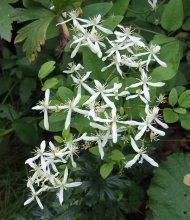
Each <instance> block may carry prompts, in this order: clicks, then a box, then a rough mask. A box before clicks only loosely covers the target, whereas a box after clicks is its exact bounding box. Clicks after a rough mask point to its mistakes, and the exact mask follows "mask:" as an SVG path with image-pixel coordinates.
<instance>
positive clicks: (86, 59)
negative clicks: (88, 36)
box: [82, 48, 110, 80]
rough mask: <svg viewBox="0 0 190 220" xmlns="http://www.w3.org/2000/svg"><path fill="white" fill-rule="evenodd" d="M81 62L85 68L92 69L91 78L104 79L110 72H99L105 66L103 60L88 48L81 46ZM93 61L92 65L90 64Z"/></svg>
mask: <svg viewBox="0 0 190 220" xmlns="http://www.w3.org/2000/svg"><path fill="white" fill-rule="evenodd" d="M82 52H83V53H82V54H83V64H84V66H85V68H86V69H87V70H89V71H92V73H91V74H90V78H91V79H97V80H105V79H106V78H107V77H108V74H110V72H109V71H105V72H101V69H102V68H103V67H104V66H105V64H104V62H103V61H102V60H101V59H99V58H98V57H97V56H96V55H95V54H94V53H92V52H91V51H90V50H89V49H88V48H83V50H82ZM92 63H93V65H92Z"/></svg>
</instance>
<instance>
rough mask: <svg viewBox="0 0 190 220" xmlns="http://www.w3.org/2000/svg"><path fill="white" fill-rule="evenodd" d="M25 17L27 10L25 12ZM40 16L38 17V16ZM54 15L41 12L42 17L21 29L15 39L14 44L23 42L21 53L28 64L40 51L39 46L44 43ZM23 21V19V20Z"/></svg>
mask: <svg viewBox="0 0 190 220" xmlns="http://www.w3.org/2000/svg"><path fill="white" fill-rule="evenodd" d="M25 13H26V17H28V15H27V10H25ZM23 16H24V14H23ZM38 16H40V15H38ZM54 17H55V15H54V14H53V13H52V12H51V11H49V10H43V13H42V16H41V17H38V18H34V19H36V20H35V21H33V22H31V23H30V24H28V25H26V26H25V27H23V28H21V29H20V30H19V31H18V35H17V36H16V38H15V43H19V42H22V41H24V44H23V51H24V52H25V53H26V56H27V58H28V59H29V61H30V62H32V61H34V60H35V58H36V56H37V53H38V52H40V51H41V45H43V44H44V43H45V40H46V32H47V29H48V27H49V25H50V23H51V22H52V20H53V19H54ZM23 19H24V18H23Z"/></svg>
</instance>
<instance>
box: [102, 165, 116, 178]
mask: <svg viewBox="0 0 190 220" xmlns="http://www.w3.org/2000/svg"><path fill="white" fill-rule="evenodd" d="M112 170H113V163H105V164H103V165H102V166H101V167H100V175H101V177H102V178H103V179H106V178H107V177H108V176H109V174H110V173H111V171H112Z"/></svg>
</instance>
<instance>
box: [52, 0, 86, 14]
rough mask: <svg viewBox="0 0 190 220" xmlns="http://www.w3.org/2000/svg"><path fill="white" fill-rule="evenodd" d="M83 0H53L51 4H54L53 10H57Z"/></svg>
mask: <svg viewBox="0 0 190 220" xmlns="http://www.w3.org/2000/svg"><path fill="white" fill-rule="evenodd" d="M83 1H84V0H53V5H54V6H55V10H56V11H57V12H59V11H63V9H64V8H65V7H66V6H70V5H71V4H75V3H78V4H79V3H80V4H81V3H82V2H83Z"/></svg>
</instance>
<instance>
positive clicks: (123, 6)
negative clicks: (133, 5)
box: [109, 0, 130, 15]
mask: <svg viewBox="0 0 190 220" xmlns="http://www.w3.org/2000/svg"><path fill="white" fill-rule="evenodd" d="M129 2H130V0H116V1H115V3H114V5H113V7H112V9H111V10H110V12H109V14H112V15H124V14H125V12H126V11H127V8H128V5H129Z"/></svg>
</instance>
